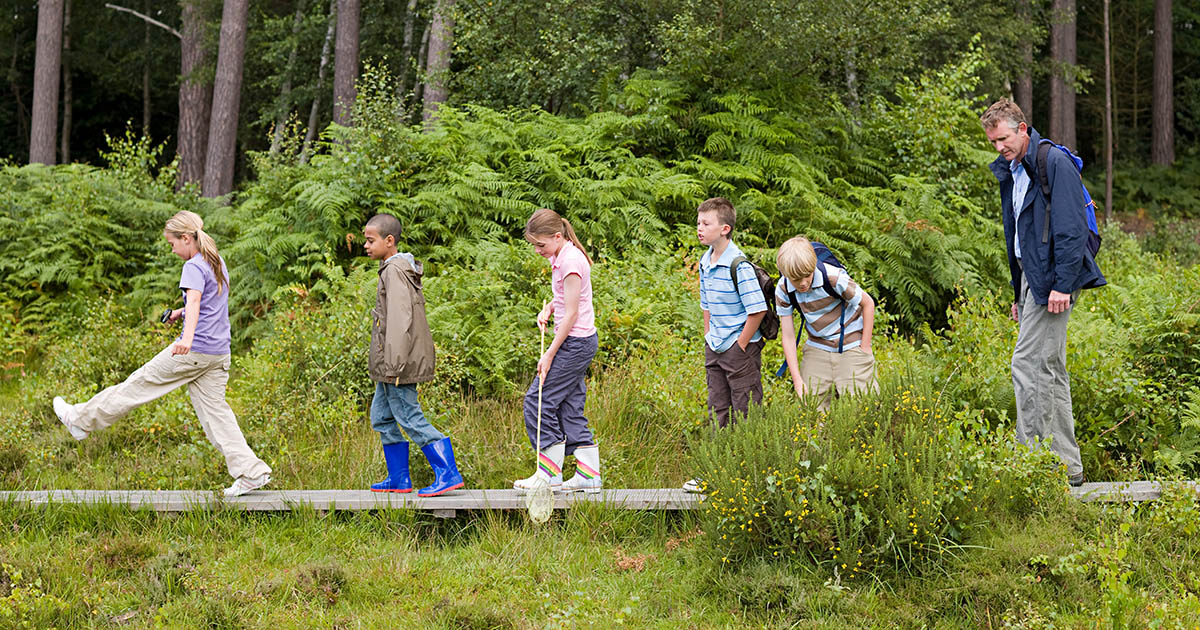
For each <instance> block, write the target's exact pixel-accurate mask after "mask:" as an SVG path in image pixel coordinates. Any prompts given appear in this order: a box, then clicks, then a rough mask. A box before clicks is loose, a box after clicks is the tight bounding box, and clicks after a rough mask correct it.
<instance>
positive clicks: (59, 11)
mask: <svg viewBox="0 0 1200 630" xmlns="http://www.w3.org/2000/svg"><path fill="white" fill-rule="evenodd" d="M62 34H63V0H40V1H39V2H38V25H37V52H36V53H35V54H36V57H35V58H34V64H33V112H32V118H33V121H32V123H31V124H30V126H29V162H30V163H31V164H33V163H36V162H40V163H42V164H54V163H55V161H54V157H55V149H56V147H55V146H54V145H55V140H56V139H57V137H56V135H57V134H56V132H57V130H58V83H59V80H60V72H61V67H60V64H61V63H62Z"/></svg>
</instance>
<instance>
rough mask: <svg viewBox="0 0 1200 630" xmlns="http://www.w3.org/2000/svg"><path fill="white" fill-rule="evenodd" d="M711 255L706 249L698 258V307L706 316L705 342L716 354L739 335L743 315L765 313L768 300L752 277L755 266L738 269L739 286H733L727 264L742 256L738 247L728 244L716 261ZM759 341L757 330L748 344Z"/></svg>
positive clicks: (743, 319) (744, 317)
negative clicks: (706, 312)
mask: <svg viewBox="0 0 1200 630" xmlns="http://www.w3.org/2000/svg"><path fill="white" fill-rule="evenodd" d="M712 253H713V250H712V248H711V247H709V248H708V251H707V252H704V255H703V256H701V257H700V308H701V309H703V310H705V311H708V313H709V317H708V334H706V335H704V341H705V343H707V344H708V347H710V348H712V349H713V350H715V351H716V352H725V351H726V350H728V349H730V348H732V347H733V344H734V342H736V341H737V338H738V335H740V334H742V328H744V327H745V325H746V316H747V315H752V314H754V313H760V312H762V311H765V310H767V301H766V300H765V299H764V298H763V294H762V289H761V288H759V286H758V278H756V277H755V276H754V267H752V266H751V265H750V263H748V262H744V263H742V264H741V265H739V266H738V286H736V287H735V286H733V278H731V277H730V274H729V264H730V263H732V262H733V259H734V258H737V257H738V256H742V255H743V254H742V250H740V249H738V246H737V245H734V244H733V242H730V243H729V245H728V246H726V247H725V251H724V252H721V255H720V257H718V258H717V260H716V262H714V261H713V260H712ZM759 339H762V334H761V333H759V332H758V331H757V330H756V331H754V336H753V337H751V338H750V341H758V340H759Z"/></svg>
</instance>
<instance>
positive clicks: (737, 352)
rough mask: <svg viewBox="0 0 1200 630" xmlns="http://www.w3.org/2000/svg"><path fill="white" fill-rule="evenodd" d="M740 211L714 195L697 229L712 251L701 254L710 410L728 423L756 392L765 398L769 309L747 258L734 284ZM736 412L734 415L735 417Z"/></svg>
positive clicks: (741, 412)
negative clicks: (763, 329)
mask: <svg viewBox="0 0 1200 630" xmlns="http://www.w3.org/2000/svg"><path fill="white" fill-rule="evenodd" d="M736 220H737V213H736V212H735V211H734V209H733V204H731V203H729V201H728V200H727V199H724V198H721V197H714V198H713V199H709V200H708V201H705V202H704V203H702V204H700V207H699V208H698V209H697V212H696V232H697V236H698V237H699V239H700V244H702V245H708V251H707V252H705V253H704V256H702V257H701V258H700V308H701V310H703V311H704V342H705V349H704V370H705V372H706V373H707V378H708V412H709V415H710V417H712V418H713V419H715V420H716V421H717V424H718V425H719V426H720V427H722V428H724V427H725V426H726V425H728V424H729V423H730V421H731V418H730V415H729V414H730V410H731V409H732V410H733V411H734V412H736V413H737V414H739V415H740V416H745V415H746V412H747V410H748V409H749V405H750V397H751V396H752V395H753V397H754V402H755V404H761V403H762V396H763V390H762V371H761V367H762V348H763V341H762V335H761V334H759V332H758V325H759V323H760V322H762V319H763V316H765V315H766V311H767V302H766V300H765V299H763V294H762V290H761V289H760V288H759V286H758V279H757V278H756V277H755V275H754V267H753V266H751V265H750V263H749V262H746V261H742V263H741V264H740V265H739V266H738V269H737V286H734V284H733V274H732V273H731V272H730V264H732V263H733V261H734V259H736V258H738V257H741V256H742V250H741V249H739V248H738V246H737V245H735V244H734V243H733V241H732V240H731V238H730V237H731V234H732V232H733V225H734V223H735V221H736ZM737 420H738V418H737V417H736V416H735V417H734V418H732V421H734V422H736V421H737Z"/></svg>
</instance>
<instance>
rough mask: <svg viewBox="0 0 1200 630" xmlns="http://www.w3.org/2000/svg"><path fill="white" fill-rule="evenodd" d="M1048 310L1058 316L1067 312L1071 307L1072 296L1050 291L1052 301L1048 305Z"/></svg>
mask: <svg viewBox="0 0 1200 630" xmlns="http://www.w3.org/2000/svg"><path fill="white" fill-rule="evenodd" d="M1046 306H1047V308H1049V309H1050V312H1051V313H1054V314H1056V315H1057V314H1058V313H1062V312H1065V311H1066V310H1067V309H1068V308H1070V307H1071V294H1069V293H1059V292H1058V291H1050V300H1049V301H1048V303H1047V305H1046Z"/></svg>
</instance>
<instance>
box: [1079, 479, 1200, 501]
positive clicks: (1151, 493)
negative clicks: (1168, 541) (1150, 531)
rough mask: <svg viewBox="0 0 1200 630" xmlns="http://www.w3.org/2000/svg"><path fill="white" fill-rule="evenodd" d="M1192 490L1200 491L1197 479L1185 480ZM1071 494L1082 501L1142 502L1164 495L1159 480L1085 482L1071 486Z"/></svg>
mask: <svg viewBox="0 0 1200 630" xmlns="http://www.w3.org/2000/svg"><path fill="white" fill-rule="evenodd" d="M1183 483H1185V484H1186V485H1187V486H1188V487H1190V488H1191V489H1192V492H1198V491H1200V485H1198V484H1197V482H1195V481H1185V482H1183ZM1071 496H1073V497H1075V498H1076V499H1079V500H1081V501H1105V502H1110V503H1116V502H1140V501H1153V500H1155V499H1157V498H1159V497H1160V496H1162V484H1161V483H1159V482H1157V481H1115V482H1100V483H1085V484H1083V485H1082V486H1079V487H1078V488H1071Z"/></svg>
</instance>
